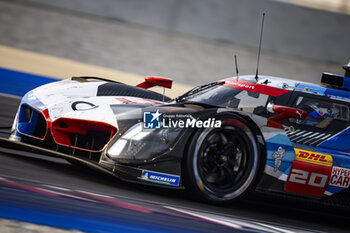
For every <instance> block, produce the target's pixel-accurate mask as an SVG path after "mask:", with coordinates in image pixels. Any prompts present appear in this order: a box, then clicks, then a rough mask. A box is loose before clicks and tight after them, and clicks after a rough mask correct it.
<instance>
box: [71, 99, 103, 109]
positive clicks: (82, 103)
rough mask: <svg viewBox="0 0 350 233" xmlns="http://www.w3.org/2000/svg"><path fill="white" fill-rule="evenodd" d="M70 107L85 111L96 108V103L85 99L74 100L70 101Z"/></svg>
mask: <svg viewBox="0 0 350 233" xmlns="http://www.w3.org/2000/svg"><path fill="white" fill-rule="evenodd" d="M71 107H72V109H73V110H74V111H86V110H91V109H95V108H98V106H97V105H94V104H93V103H90V102H86V101H75V102H74V103H72V106H71Z"/></svg>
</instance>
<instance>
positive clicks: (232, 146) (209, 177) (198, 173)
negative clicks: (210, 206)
mask: <svg viewBox="0 0 350 233" xmlns="http://www.w3.org/2000/svg"><path fill="white" fill-rule="evenodd" d="M221 120H222V126H221V128H207V129H200V130H198V131H197V132H196V133H195V134H194V136H193V137H192V140H191V142H190V144H189V147H188V153H187V155H186V156H185V158H184V161H183V173H184V183H185V186H186V188H187V189H189V190H190V191H192V192H193V193H194V194H196V195H197V196H198V197H199V198H200V199H202V200H204V201H207V202H212V203H224V202H229V201H233V200H235V199H237V198H239V197H241V196H242V195H243V194H245V193H246V192H247V191H248V190H249V189H250V188H251V187H252V185H253V183H254V180H255V178H256V176H257V174H258V168H259V162H260V158H259V146H258V143H257V140H256V136H255V135H254V133H253V131H252V130H251V128H250V127H249V125H248V123H247V122H246V121H245V120H244V119H242V118H240V117H238V116H230V117H223V118H222V119H221Z"/></svg>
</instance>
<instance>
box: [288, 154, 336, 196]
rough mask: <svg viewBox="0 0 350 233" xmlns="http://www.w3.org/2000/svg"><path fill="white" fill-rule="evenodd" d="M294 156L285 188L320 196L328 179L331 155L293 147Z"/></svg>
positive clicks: (331, 161)
mask: <svg viewBox="0 0 350 233" xmlns="http://www.w3.org/2000/svg"><path fill="white" fill-rule="evenodd" d="M295 152H296V158H295V160H294V162H293V164H292V167H291V169H290V172H289V175H288V179H287V182H286V185H285V188H284V189H285V190H286V191H289V192H295V193H300V194H305V195H311V196H316V197H321V196H322V195H323V193H324V191H325V190H326V187H327V184H328V182H329V181H330V176H331V172H332V164H333V158H332V156H331V155H326V154H321V153H317V152H312V151H305V150H299V149H295Z"/></svg>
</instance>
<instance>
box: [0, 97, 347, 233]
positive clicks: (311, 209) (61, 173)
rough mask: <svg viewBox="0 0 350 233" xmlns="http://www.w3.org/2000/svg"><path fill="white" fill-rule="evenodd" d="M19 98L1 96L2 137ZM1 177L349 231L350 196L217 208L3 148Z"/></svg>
mask: <svg viewBox="0 0 350 233" xmlns="http://www.w3.org/2000/svg"><path fill="white" fill-rule="evenodd" d="M18 103H19V99H16V98H13V97H9V96H1V97H0V106H2V107H1V111H0V120H1V127H2V128H1V131H0V132H2V133H0V136H2V137H4V136H6V133H5V132H6V128H5V127H8V126H9V125H10V123H11V118H12V117H13V116H14V113H15V112H16V109H17V105H18ZM0 161H1V162H0V177H9V178H15V179H22V180H27V181H34V182H37V183H41V184H46V185H55V186H59V187H65V188H69V189H75V190H83V191H87V192H95V193H100V194H107V195H114V196H117V197H120V198H128V199H131V200H135V201H142V202H146V203H147V202H148V203H161V204H164V205H167V206H176V207H181V208H184V209H189V210H198V211H202V212H205V213H211V214H218V215H221V216H230V217H237V218H239V219H247V220H250V221H257V222H262V223H272V224H275V225H276V224H277V225H281V226H289V227H294V228H295V229H299V230H297V231H302V230H303V229H304V230H306V229H307V230H311V231H320V232H348V230H347V229H349V227H350V224H349V223H350V208H348V207H346V205H348V206H350V204H348V199H347V200H345V201H344V200H343V199H342V198H340V202H333V201H328V202H327V203H324V204H320V203H318V202H315V201H309V200H303V199H297V198H286V197H284V196H280V195H270V194H269V195H267V194H263V193H255V194H251V195H249V196H247V197H246V198H244V199H242V200H240V201H238V202H236V203H233V204H230V205H226V206H214V205H209V204H205V203H200V202H198V201H196V200H193V199H191V198H190V197H189V196H188V194H187V193H186V191H185V190H169V189H163V188H154V187H150V186H140V185H135V184H129V183H126V182H122V181H119V180H117V179H115V178H111V177H108V176H104V175H100V174H97V173H95V172H93V171H90V170H88V169H86V168H79V167H76V166H73V165H71V164H70V163H68V162H66V161H64V160H60V159H56V158H49V157H45V156H40V155H33V154H29V153H26V152H20V151H17V152H15V153H13V151H12V152H9V151H7V150H6V149H4V148H2V147H1V146H0Z"/></svg>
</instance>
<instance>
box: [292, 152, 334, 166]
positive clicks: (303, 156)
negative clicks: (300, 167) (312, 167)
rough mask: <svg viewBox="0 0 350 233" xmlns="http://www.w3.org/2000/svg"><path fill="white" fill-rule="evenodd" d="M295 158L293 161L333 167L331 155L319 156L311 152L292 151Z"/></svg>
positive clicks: (319, 154)
mask: <svg viewBox="0 0 350 233" xmlns="http://www.w3.org/2000/svg"><path fill="white" fill-rule="evenodd" d="M294 150H295V153H296V155H297V157H296V158H295V160H298V161H303V162H308V163H313V164H318V165H324V166H327V167H331V166H332V165H333V158H332V156H331V155H326V154H321V153H317V152H313V151H305V150H299V149H294Z"/></svg>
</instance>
